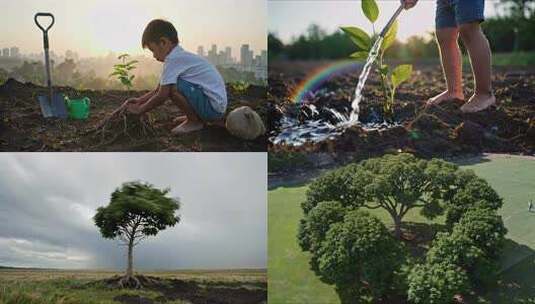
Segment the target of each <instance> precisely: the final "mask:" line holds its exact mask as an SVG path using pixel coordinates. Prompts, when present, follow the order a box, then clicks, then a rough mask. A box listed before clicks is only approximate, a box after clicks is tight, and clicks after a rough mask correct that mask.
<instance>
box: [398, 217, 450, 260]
mask: <svg viewBox="0 0 535 304" xmlns="http://www.w3.org/2000/svg"><path fill="white" fill-rule="evenodd" d="M401 228H402V231H403V239H402V240H403V243H404V244H405V245H406V246H407V249H408V250H409V252H410V253H411V256H412V257H415V258H418V259H425V254H426V253H427V250H429V247H430V245H431V242H432V241H433V239H434V238H435V236H436V234H437V233H438V232H441V231H445V230H446V225H444V224H438V223H415V222H403V223H402V226H401Z"/></svg>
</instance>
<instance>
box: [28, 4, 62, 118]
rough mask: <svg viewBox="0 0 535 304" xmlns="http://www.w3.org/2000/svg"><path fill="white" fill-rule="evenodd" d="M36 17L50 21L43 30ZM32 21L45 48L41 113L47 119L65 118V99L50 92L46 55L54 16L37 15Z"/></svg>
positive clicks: (40, 103)
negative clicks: (45, 94)
mask: <svg viewBox="0 0 535 304" xmlns="http://www.w3.org/2000/svg"><path fill="white" fill-rule="evenodd" d="M38 17H50V18H52V21H51V22H50V24H49V25H48V26H47V27H46V28H44V27H43V26H42V25H41V24H40V23H39V21H38V20H37V18H38ZM33 20H34V21H35V24H37V26H38V27H39V28H40V29H41V31H43V44H44V48H45V68H46V82H47V85H48V96H38V97H37V99H38V100H39V105H40V106H41V113H42V114H43V116H44V117H45V118H48V117H59V118H67V116H68V114H67V108H66V106H65V98H64V97H63V94H60V93H54V92H53V90H52V81H51V79H50V58H49V55H48V30H49V29H50V28H51V27H52V25H54V21H55V20H54V15H52V14H51V13H37V14H35V16H34V18H33Z"/></svg>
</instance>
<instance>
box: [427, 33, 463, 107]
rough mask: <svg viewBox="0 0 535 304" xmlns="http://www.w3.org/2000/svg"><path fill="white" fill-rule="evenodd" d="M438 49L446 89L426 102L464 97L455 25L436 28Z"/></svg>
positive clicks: (457, 35)
mask: <svg viewBox="0 0 535 304" xmlns="http://www.w3.org/2000/svg"><path fill="white" fill-rule="evenodd" d="M436 36H437V41H438V45H439V50H440V60H441V62H442V69H443V71H444V76H445V78H446V85H447V90H446V91H444V92H442V93H440V94H439V95H437V96H435V97H433V98H431V99H429V101H428V104H438V103H440V102H442V101H445V100H449V99H461V100H463V99H464V94H463V88H462V63H461V58H462V57H461V50H460V49H459V44H458V42H457V40H458V37H459V29H458V28H457V27H446V28H438V29H437V30H436Z"/></svg>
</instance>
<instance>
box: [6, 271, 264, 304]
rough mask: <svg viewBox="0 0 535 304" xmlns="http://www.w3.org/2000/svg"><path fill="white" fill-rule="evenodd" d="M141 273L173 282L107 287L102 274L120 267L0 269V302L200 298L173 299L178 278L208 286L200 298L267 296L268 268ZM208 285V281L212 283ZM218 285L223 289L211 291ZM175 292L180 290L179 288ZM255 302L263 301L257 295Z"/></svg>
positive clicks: (106, 303)
mask: <svg viewBox="0 0 535 304" xmlns="http://www.w3.org/2000/svg"><path fill="white" fill-rule="evenodd" d="M141 274H142V275H144V276H150V277H156V278H159V279H161V280H162V282H163V283H165V284H170V286H169V289H168V290H162V289H161V290H158V288H156V289H155V288H144V289H142V290H125V289H116V288H109V287H108V286H106V284H105V283H104V282H103V280H106V279H109V278H111V277H113V276H115V275H121V273H117V272H112V271H89V270H83V271H75V270H72V271H66V270H37V269H0V304H45V303H46V304H48V303H62V304H96V303H99V304H100V303H102V304H111V303H143V304H150V303H162V302H165V303H170V304H178V303H181V304H182V303H184V304H185V303H199V302H197V301H192V300H190V301H188V300H184V299H181V298H177V299H171V300H169V298H168V296H169V294H171V293H170V292H173V291H177V290H173V289H172V288H173V287H174V286H172V285H173V284H175V285H176V283H177V282H187V283H188V284H189V285H186V284H184V285H181V286H194V287H195V288H201V289H203V288H204V289H206V292H204V291H203V292H199V295H197V296H198V299H199V301H205V300H206V299H203V298H202V297H201V293H202V296H210V297H214V296H216V297H217V296H219V297H221V291H222V290H223V289H226V291H227V292H225V293H224V295H225V296H229V295H232V294H235V295H237V296H243V295H244V294H245V295H246V296H247V295H249V296H250V295H251V294H253V293H254V294H255V298H259V297H260V298H262V297H263V298H264V299H265V289H266V288H265V285H266V280H267V279H266V272H265V270H228V271H224V270H220V271H219V270H214V271H208V270H207V271H194V270H191V271H157V272H143V273H141ZM206 286H210V288H208V287H206ZM242 288H243V289H244V290H245V289H247V290H249V291H245V292H242V293H239V292H234V293H232V292H228V291H230V290H236V291H238V290H239V289H242ZM214 290H217V291H218V292H220V294H219V295H217V294H213V291H214ZM165 292H167V294H166V293H165ZM181 292H183V291H181ZM247 292H249V294H247ZM210 293H212V294H210ZM171 295H178V293H175V294H171ZM164 299H165V300H164ZM208 301H209V300H208ZM235 302H241V303H248V302H247V300H246V299H245V300H244V299H236V301H235ZM235 302H233V301H231V300H228V299H221V302H217V303H235ZM202 303H204V302H202ZM255 303H261V302H258V301H255Z"/></svg>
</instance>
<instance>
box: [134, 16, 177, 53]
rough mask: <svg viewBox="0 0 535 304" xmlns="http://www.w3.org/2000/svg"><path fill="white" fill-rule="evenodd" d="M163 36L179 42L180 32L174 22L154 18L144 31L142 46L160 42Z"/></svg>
mask: <svg viewBox="0 0 535 304" xmlns="http://www.w3.org/2000/svg"><path fill="white" fill-rule="evenodd" d="M161 38H167V39H169V40H171V42H173V43H178V34H177V32H176V29H175V27H174V26H173V24H172V23H171V22H169V21H165V20H162V19H154V20H152V21H151V22H149V24H147V26H146V27H145V30H144V31H143V36H142V38H141V46H142V47H143V48H146V47H147V46H148V45H149V43H158V42H160V39H161Z"/></svg>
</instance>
